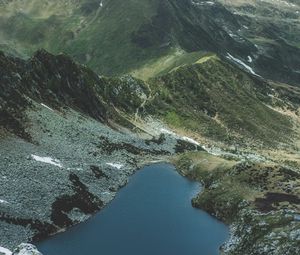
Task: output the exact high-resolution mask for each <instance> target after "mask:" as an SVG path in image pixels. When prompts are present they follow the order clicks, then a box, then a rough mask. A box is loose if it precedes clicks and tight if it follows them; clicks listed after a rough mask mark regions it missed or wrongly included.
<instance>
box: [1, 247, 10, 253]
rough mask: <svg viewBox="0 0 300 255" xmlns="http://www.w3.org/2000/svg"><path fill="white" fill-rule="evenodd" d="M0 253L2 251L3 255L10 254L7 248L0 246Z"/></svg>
mask: <svg viewBox="0 0 300 255" xmlns="http://www.w3.org/2000/svg"><path fill="white" fill-rule="evenodd" d="M0 253H4V255H12V252H11V251H10V250H9V249H6V248H3V247H1V246H0Z"/></svg>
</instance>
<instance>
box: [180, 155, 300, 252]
mask: <svg viewBox="0 0 300 255" xmlns="http://www.w3.org/2000/svg"><path fill="white" fill-rule="evenodd" d="M174 162H175V164H176V166H177V167H178V169H179V170H180V172H181V173H182V174H184V175H186V176H187V177H189V178H191V179H194V180H198V181H201V182H202V183H203V184H204V190H203V191H202V192H201V193H200V194H199V195H198V196H197V197H196V198H194V199H193V205H194V206H195V207H198V208H202V209H204V210H206V211H208V212H210V213H211V214H213V215H215V216H216V217H217V218H219V219H222V220H223V221H224V222H227V223H229V224H233V226H234V227H233V228H232V233H231V234H232V239H231V240H230V241H229V245H228V246H227V247H226V245H225V247H223V253H222V254H230V255H240V254H249V255H250V254H251V255H252V254H269V253H270V252H271V251H272V252H274V253H272V254H276V255H277V254H291V255H294V254H298V253H299V247H300V246H299V239H297V238H294V237H293V235H292V233H294V232H295V231H297V229H298V230H299V227H300V223H299V221H297V220H295V218H294V217H295V216H296V215H297V214H299V212H300V189H299V187H300V182H299V177H300V174H299V172H297V171H295V169H291V168H287V167H284V166H282V165H278V164H276V163H273V162H268V163H257V162H256V163H252V162H237V161H232V160H228V159H224V158H220V157H216V156H212V155H209V154H207V153H206V152H195V153H190V152H189V153H186V154H183V155H180V156H178V157H177V158H175V159H174Z"/></svg>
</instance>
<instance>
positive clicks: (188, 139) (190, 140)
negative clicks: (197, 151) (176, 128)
mask: <svg viewBox="0 0 300 255" xmlns="http://www.w3.org/2000/svg"><path fill="white" fill-rule="evenodd" d="M181 138H182V140H184V141H187V142H190V143H193V144H196V145H200V143H198V142H197V141H195V140H194V139H192V138H190V137H187V136H183V137H181Z"/></svg>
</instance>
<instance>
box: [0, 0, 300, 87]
mask: <svg viewBox="0 0 300 255" xmlns="http://www.w3.org/2000/svg"><path fill="white" fill-rule="evenodd" d="M238 3H239V4H236V1H214V2H212V1H199V0H195V1H194V0H193V1H190V0H163V1H161V0H160V1H158V0H151V1H150V0H142V1H139V2H138V3H137V2H136V1H133V0H127V1H121V0H103V1H98V0H97V1H95V0H80V1H74V0H64V1H51V2H49V1H45V0H42V1H36V0H30V1H26V2H23V1H14V0H12V1H1V2H0V14H1V19H0V32H1V33H0V45H2V46H1V47H2V49H3V50H6V51H10V52H12V53H16V52H15V51H16V50H17V54H18V55H19V56H30V55H31V54H32V53H33V52H34V51H35V50H37V49H39V48H45V49H47V50H49V51H50V52H53V53H59V52H65V53H67V54H69V55H71V56H73V57H74V58H75V59H76V60H78V61H79V62H81V63H83V64H86V65H88V66H89V67H91V68H92V69H93V70H95V71H97V72H98V73H102V74H106V75H119V74H124V73H128V72H133V73H139V70H140V69H141V68H142V67H143V66H146V67H147V66H148V65H149V63H153V62H160V61H161V60H162V59H163V60H165V61H167V60H168V61H172V59H173V58H174V57H175V58H176V57H178V55H179V56H181V57H185V58H187V59H189V55H190V54H191V53H194V52H199V51H204V52H214V53H217V54H219V55H222V56H227V57H228V56H229V55H228V54H230V55H231V56H233V57H234V58H235V60H237V59H238V60H239V63H237V64H240V63H241V62H240V61H242V62H243V63H244V64H247V65H248V66H250V67H251V68H252V69H253V70H255V71H256V72H257V73H258V74H260V75H262V76H264V77H265V78H270V79H273V80H277V81H280V82H284V83H290V84H294V85H299V80H300V73H299V70H300V63H299V59H300V57H299V56H300V49H299V45H298V43H297V42H298V41H299V37H300V34H299V31H300V30H299V15H300V14H299V11H300V7H299V4H298V3H297V2H292V1H285V2H284V1H283V3H281V4H278V3H277V1H276V2H274V1H263V2H261V1H251V2H250V3H248V2H246V1H239V2H238ZM273 13H275V15H273ZM283 19H284V23H282V20H283ZM120 45H122V46H121V47H120ZM87 46H88V47H87ZM235 62H236V61H235ZM244 64H242V65H240V66H242V67H243V66H244Z"/></svg>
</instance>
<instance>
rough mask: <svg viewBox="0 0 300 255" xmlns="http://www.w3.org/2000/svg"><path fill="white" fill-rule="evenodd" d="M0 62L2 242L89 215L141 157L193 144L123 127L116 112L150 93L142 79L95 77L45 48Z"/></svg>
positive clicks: (35, 236)
mask: <svg viewBox="0 0 300 255" xmlns="http://www.w3.org/2000/svg"><path fill="white" fill-rule="evenodd" d="M0 66H1V68H0V88H1V93H0V116H1V118H0V120H1V121H0V143H1V146H0V155H1V159H2V160H1V163H0V169H1V178H0V226H1V227H0V236H1V237H0V239H1V246H3V247H8V248H13V247H14V246H16V245H17V244H19V243H21V242H23V241H28V240H29V241H36V240H39V239H41V238H45V237H46V236H48V235H51V234H54V233H57V232H59V231H62V230H64V229H65V228H67V227H69V226H71V225H73V224H76V223H79V222H81V221H83V220H85V219H87V218H88V217H89V216H91V215H92V214H94V213H95V212H97V211H98V210H100V209H101V208H102V207H103V206H105V204H106V203H108V202H109V201H110V200H111V199H113V197H114V195H115V193H116V191H117V190H118V189H119V188H120V187H122V186H123V185H125V184H126V182H127V179H128V177H129V176H130V175H131V174H133V172H134V171H135V170H136V169H138V168H139V167H141V166H142V165H143V164H146V163H147V162H151V161H153V160H161V159H165V158H166V157H167V156H168V155H170V154H173V153H175V152H176V151H184V150H186V149H191V150H195V149H197V146H195V145H193V144H191V143H189V142H187V141H184V140H182V139H180V138H179V137H171V136H166V137H161V138H160V139H154V138H153V139H152V137H151V136H149V135H147V136H146V134H145V135H143V137H144V138H141V135H142V134H140V135H138V134H137V133H133V132H132V131H131V130H130V129H127V128H126V124H127V123H129V122H128V121H127V120H126V119H125V120H124V118H123V117H122V114H121V113H122V111H126V113H127V114H130V113H132V115H134V113H135V112H136V108H138V107H139V106H140V104H141V102H142V101H143V100H144V97H146V94H147V93H148V87H147V86H145V84H144V83H143V82H141V81H138V80H134V79H132V78H130V77H123V78H121V79H113V78H112V79H110V78H104V77H99V76H98V75H96V74H94V73H93V72H92V71H90V70H89V69H87V68H85V67H83V66H80V65H78V64H77V63H75V62H73V61H72V60H71V59H70V58H68V57H66V56H64V55H59V56H53V55H51V54H49V53H47V52H45V51H39V52H37V53H36V54H35V55H34V56H33V57H32V58H31V59H29V60H28V61H23V60H20V59H17V58H13V57H8V56H6V55H4V54H3V53H1V54H0ZM128 89H130V92H128ZM126 90H127V91H126ZM125 91H126V92H125ZM124 93H125V94H126V98H127V100H126V101H124V100H123V99H122V98H123V97H124V96H125V95H124ZM119 100H123V101H119ZM120 123H122V124H124V125H123V128H122V132H121V131H120V129H118V127H120V126H119V125H120ZM128 126H129V128H131V126H130V125H128Z"/></svg>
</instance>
